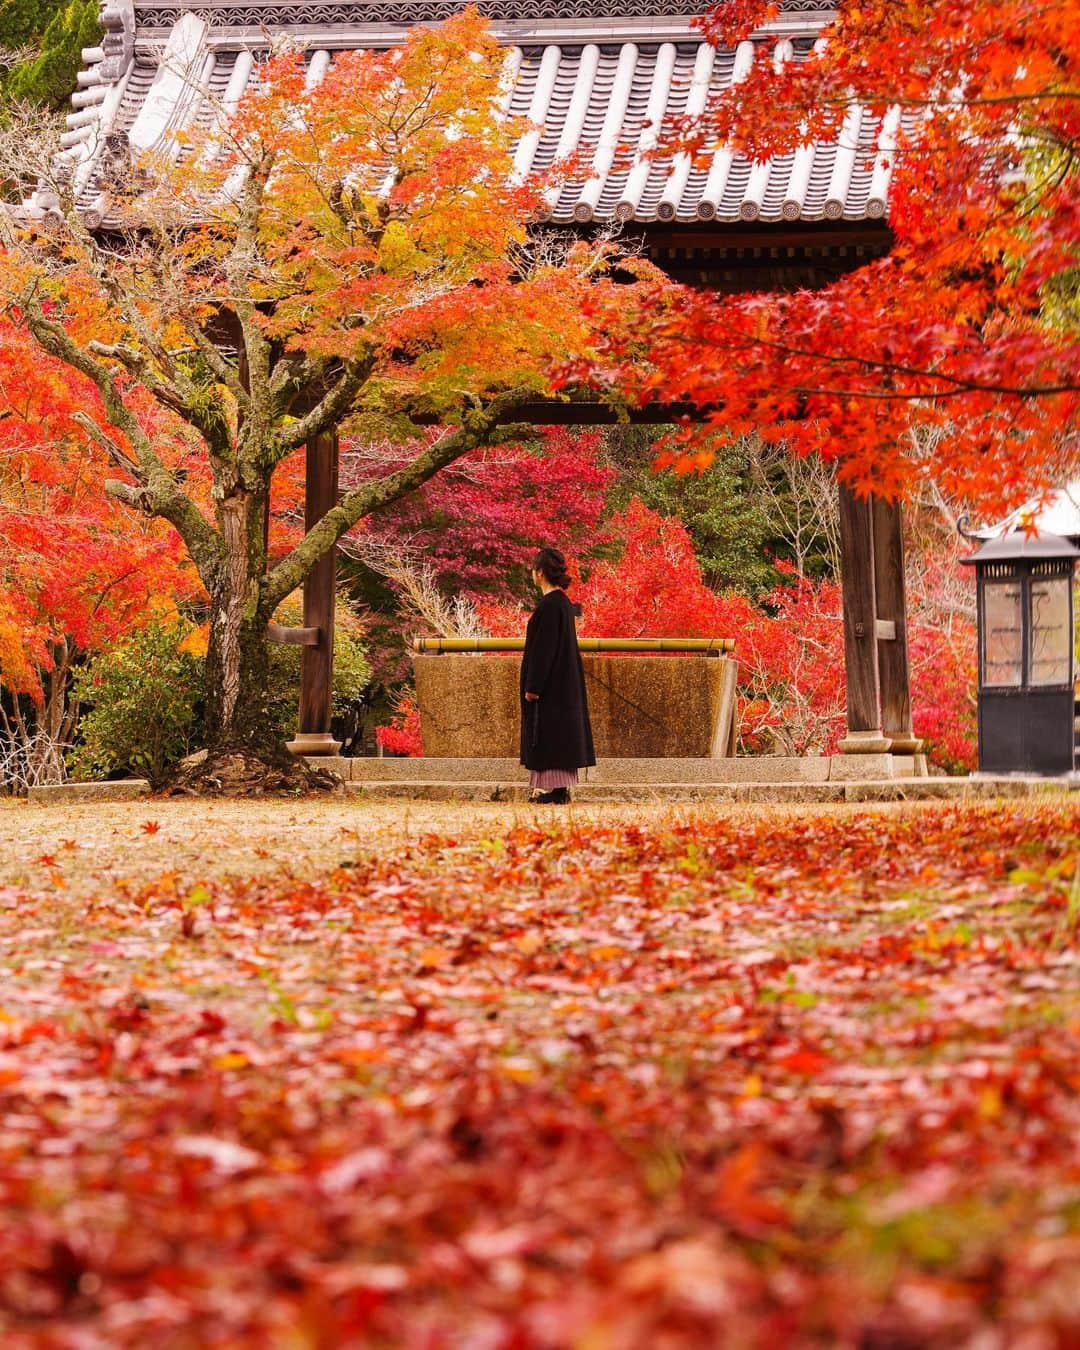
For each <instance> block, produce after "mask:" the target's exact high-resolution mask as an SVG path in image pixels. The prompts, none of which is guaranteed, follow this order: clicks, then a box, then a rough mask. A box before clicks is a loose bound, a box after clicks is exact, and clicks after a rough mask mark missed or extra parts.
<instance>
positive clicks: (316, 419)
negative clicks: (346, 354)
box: [276, 349, 375, 458]
mask: <svg viewBox="0 0 1080 1350" xmlns="http://www.w3.org/2000/svg"><path fill="white" fill-rule="evenodd" d="M374 365H375V352H374V349H372V350H370V351H369V352H368V353H367V355H366V356H365V357H364V358H363V359H362V360H360V361H349V362H348V363H347V364H346V366H345V369H344V371H343V372H342V374H341V375H340V376H339V377H338V378H337V380H336V381H335V382H334V383H333V384H332V385H331V386H330V388H329V389H328V390H327V391H326V393H325V394H324V395H323V397H322V398H321V399H320V400H319V402H318V403H316V405H315V407H314V408H312V409H311V411H310V412H309V413H305V415H304V416H303V417H301V418H299V419H298V420H297V421H295V422H293V423H292V424H291V425H289V426H287V427H284V428H282V430H281V431H280V432H278V435H277V437H276V439H277V443H278V445H279V446H280V447H281V457H282V458H284V456H285V455H287V454H288V453H289V452H290V451H292V450H296V449H298V448H299V447H300V446H301V445H304V444H305V443H306V442H307V441H309V440H310V439H311V438H312V436H317V435H318V434H319V432H320V431H325V430H327V428H329V427H336V426H337V425H338V423H339V422H340V421H341V420H342V418H343V417H344V416H345V414H346V413H347V412H348V411H349V409H350V408H351V407H352V404H353V402H354V400H355V398H356V395H357V394H358V393H359V392H360V390H361V389H362V388H363V385H364V381H365V380H366V379H367V377H368V376H369V375H370V374H371V371H372V367H373V366H374Z"/></svg>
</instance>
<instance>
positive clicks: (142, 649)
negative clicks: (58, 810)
mask: <svg viewBox="0 0 1080 1350" xmlns="http://www.w3.org/2000/svg"><path fill="white" fill-rule="evenodd" d="M188 631H189V629H188V628H187V626H186V625H181V624H171V625H170V624H151V625H150V626H149V627H147V628H143V629H142V630H140V631H139V632H137V633H133V634H132V635H131V636H130V637H129V638H127V640H126V641H124V642H123V643H120V644H119V645H117V646H116V647H113V648H112V649H111V650H110V651H107V652H103V653H102V654H101V655H100V656H96V657H95V658H94V659H93V660H92V661H91V662H90V663H89V665H87V666H85V667H84V668H83V669H82V670H81V671H79V673H78V675H77V676H76V680H75V696H76V698H77V699H78V700H79V703H80V704H81V705H83V706H84V707H87V708H88V710H87V711H86V712H84V713H83V714H82V716H81V718H80V719H79V740H80V744H79V745H78V746H77V747H76V749H75V751H74V752H73V753H72V755H71V758H70V768H71V771H72V773H73V774H74V775H75V776H76V777H80V778H89V777H94V776H100V775H108V774H113V773H117V772H123V773H127V774H134V775H136V776H139V777H145V778H149V779H150V781H151V783H153V784H154V785H155V786H156V785H157V784H159V783H161V782H162V780H163V779H164V777H165V774H166V773H167V772H168V770H169V769H170V768H171V766H172V765H173V764H175V763H177V761H178V760H181V759H183V757H184V756H185V755H186V754H189V753H190V752H191V750H192V749H193V748H194V747H195V744H196V740H197V736H198V732H199V729H200V727H201V715H202V705H203V678H204V677H203V662H202V661H201V660H200V658H199V657H198V656H195V655H193V654H192V653H191V652H189V651H186V650H184V649H183V648H182V647H181V645H180V644H181V642H182V641H183V639H184V638H185V637H186V636H187V633H188Z"/></svg>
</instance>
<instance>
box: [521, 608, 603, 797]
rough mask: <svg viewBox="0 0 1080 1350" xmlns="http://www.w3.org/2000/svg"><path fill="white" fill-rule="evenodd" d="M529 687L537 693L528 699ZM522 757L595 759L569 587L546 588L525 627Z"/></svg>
mask: <svg viewBox="0 0 1080 1350" xmlns="http://www.w3.org/2000/svg"><path fill="white" fill-rule="evenodd" d="M526 691H528V692H529V693H530V694H539V695H540V697H539V699H537V700H536V701H535V702H526V699H525V693H526ZM521 762H522V764H524V765H525V767H526V768H527V769H536V770H540V769H582V768H586V767H588V765H590V764H595V763H596V756H595V754H594V753H593V739H592V727H591V726H590V725H589V706H588V703H587V701H586V698H585V671H584V669H583V668H582V665H581V653H580V652H579V651H578V645H577V630H576V629H575V627H574V606H573V605H572V604H571V603H570V601H569V599H567V595H566V592H565V591H560V590H554V591H548V593H547V595H545V596H544V597H543V598H542V599H541V601H540V603H539V604H538V605H537V606H536V609H535V610H534V611H533V615H532V618H531V619H530V620H529V626H528V628H527V629H526V630H525V651H524V653H523V654H522V657H521Z"/></svg>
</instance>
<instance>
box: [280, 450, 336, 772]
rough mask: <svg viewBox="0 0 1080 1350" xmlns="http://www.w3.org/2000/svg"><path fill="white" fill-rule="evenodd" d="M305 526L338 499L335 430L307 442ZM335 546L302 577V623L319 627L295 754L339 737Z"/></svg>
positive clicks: (307, 653)
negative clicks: (334, 708) (335, 721)
mask: <svg viewBox="0 0 1080 1350" xmlns="http://www.w3.org/2000/svg"><path fill="white" fill-rule="evenodd" d="M306 453H307V471H306V488H305V497H304V528H305V530H310V529H311V528H312V526H314V525H316V524H318V522H319V521H320V520H321V519H322V518H323V516H324V515H326V513H327V511H329V510H330V509H331V507H333V506H334V505H335V504H336V503H337V495H338V438H337V432H336V431H327V432H321V433H320V434H319V435H318V436H313V437H312V439H311V440H310V441H308V443H307V451H306ZM336 582H337V548H336V547H335V548H332V549H330V551H329V552H328V553H325V554H324V555H323V556H322V557H321V558H320V559H319V561H318V562H317V563H316V564H315V566H314V567H313V568H312V569H311V571H310V572H309V573H308V577H307V580H306V581H305V582H304V619H303V624H304V627H305V628H311V629H316V630H317V631H318V638H317V641H316V642H315V643H314V644H312V645H310V646H305V647H304V649H303V654H302V656H301V659H300V730H299V734H298V735H297V737H296V739H295V740H293V741H290V742H289V749H290V750H291V751H292V752H293V753H294V754H297V755H336V754H337V752H338V751H339V750H340V749H341V743H340V741H335V740H334V739H333V737H332V736H331V734H330V706H331V698H332V695H333V687H334V599H335V594H336Z"/></svg>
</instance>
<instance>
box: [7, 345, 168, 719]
mask: <svg viewBox="0 0 1080 1350" xmlns="http://www.w3.org/2000/svg"><path fill="white" fill-rule="evenodd" d="M0 363H2V366H3V372H4V375H3V384H2V386H0V681H2V682H3V685H4V687H5V688H6V689H7V690H8V691H9V692H10V693H21V694H27V695H29V696H30V697H31V698H32V699H33V700H34V701H35V702H39V703H40V701H41V699H42V697H43V688H42V679H43V676H46V675H47V674H48V673H49V672H50V671H51V670H52V668H53V665H54V662H55V661H56V660H57V651H58V648H62V649H63V652H64V659H68V658H69V657H70V655H71V654H73V653H74V652H75V651H82V652H92V651H97V650H100V649H101V648H102V647H103V646H106V645H107V644H108V643H110V642H112V641H114V640H115V639H116V638H117V637H118V636H120V635H121V634H123V633H124V632H126V631H129V630H130V629H131V628H132V627H133V626H135V625H137V624H139V623H140V622H144V621H145V618H146V615H147V613H148V611H149V610H150V609H152V608H154V607H157V608H159V609H167V608H168V607H169V606H170V605H171V604H172V603H173V602H174V599H175V597H176V595H177V594H182V595H187V594H190V593H191V591H192V580H191V577H190V574H189V573H185V571H184V569H183V566H182V563H181V556H182V552H181V549H180V545H179V540H178V539H177V538H176V536H175V535H174V534H173V532H172V531H171V530H170V529H168V527H166V526H165V525H164V524H163V522H154V523H148V522H145V521H144V522H138V521H135V520H133V518H132V515H131V513H130V512H128V511H126V510H125V509H124V508H123V507H121V506H120V505H119V503H117V502H115V501H114V500H113V499H112V498H110V497H108V496H106V495H105V494H104V493H102V491H101V480H102V479H103V478H106V477H108V476H109V466H108V465H107V463H106V462H105V459H104V456H103V454H102V453H101V451H100V450H99V449H98V448H97V447H96V446H95V445H94V444H93V443H92V442H90V441H88V439H87V437H86V435H85V433H84V431H83V429H82V428H81V427H80V426H79V425H78V424H77V423H76V422H75V421H74V420H73V414H75V413H79V412H84V411H86V410H87V409H90V410H93V409H94V408H96V407H97V404H98V399H97V395H96V392H95V391H94V390H93V389H92V387H91V386H90V385H89V383H88V382H86V381H83V380H81V379H79V378H77V377H74V376H73V375H72V373H71V372H70V371H68V370H66V369H65V368H64V367H62V366H61V365H60V364H59V363H58V362H56V361H52V360H51V359H49V358H47V357H45V356H43V355H42V354H41V353H40V352H39V351H37V350H36V349H35V348H34V347H33V346H32V345H31V344H30V343H29V341H28V340H27V339H26V338H25V336H24V335H23V334H22V333H21V332H20V331H19V330H17V329H15V328H13V327H12V326H11V325H10V324H3V325H0Z"/></svg>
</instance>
